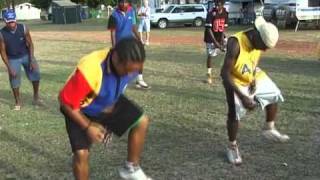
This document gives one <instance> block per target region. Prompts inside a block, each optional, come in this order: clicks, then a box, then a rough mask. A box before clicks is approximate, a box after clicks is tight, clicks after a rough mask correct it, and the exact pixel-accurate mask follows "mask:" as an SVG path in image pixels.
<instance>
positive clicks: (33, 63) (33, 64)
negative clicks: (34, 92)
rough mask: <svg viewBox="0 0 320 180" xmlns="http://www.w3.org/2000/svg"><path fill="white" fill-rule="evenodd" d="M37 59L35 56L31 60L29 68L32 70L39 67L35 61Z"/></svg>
mask: <svg viewBox="0 0 320 180" xmlns="http://www.w3.org/2000/svg"><path fill="white" fill-rule="evenodd" d="M35 62H36V59H35V58H34V57H33V58H31V59H30V61H29V69H30V71H33V70H34V69H37V64H36V63H35Z"/></svg>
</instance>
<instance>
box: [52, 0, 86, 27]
mask: <svg viewBox="0 0 320 180" xmlns="http://www.w3.org/2000/svg"><path fill="white" fill-rule="evenodd" d="M51 8H52V22H53V23H54V24H74V23H79V22H81V17H80V10H81V6H80V5H77V4H75V3H73V2H71V1H67V0H63V1H52V4H51Z"/></svg>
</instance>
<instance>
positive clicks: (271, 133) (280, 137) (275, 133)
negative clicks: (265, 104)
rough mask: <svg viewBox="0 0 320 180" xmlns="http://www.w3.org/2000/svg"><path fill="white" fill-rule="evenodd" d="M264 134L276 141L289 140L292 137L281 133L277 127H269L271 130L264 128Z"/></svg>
mask: <svg viewBox="0 0 320 180" xmlns="http://www.w3.org/2000/svg"><path fill="white" fill-rule="evenodd" d="M262 135H263V136H264V137H265V138H266V139H268V140H271V141H274V142H287V141H289V139H290V137H289V136H288V135H286V134H281V133H280V132H279V131H278V130H276V129H269V130H264V131H263V132H262Z"/></svg>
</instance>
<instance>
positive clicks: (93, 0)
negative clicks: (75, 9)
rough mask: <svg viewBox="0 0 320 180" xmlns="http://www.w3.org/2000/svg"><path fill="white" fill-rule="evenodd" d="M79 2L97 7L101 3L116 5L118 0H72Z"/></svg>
mask: <svg viewBox="0 0 320 180" xmlns="http://www.w3.org/2000/svg"><path fill="white" fill-rule="evenodd" d="M71 1H72V2H74V3H77V4H87V5H88V6H89V7H90V8H97V7H98V6H99V5H100V4H104V5H106V6H107V5H110V6H115V5H116V4H117V0H71Z"/></svg>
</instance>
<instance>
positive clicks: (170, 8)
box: [162, 6, 174, 13]
mask: <svg viewBox="0 0 320 180" xmlns="http://www.w3.org/2000/svg"><path fill="white" fill-rule="evenodd" d="M173 8H174V6H168V7H167V8H166V9H165V10H163V11H162V12H163V13H170V12H171V10H172V9H173Z"/></svg>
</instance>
